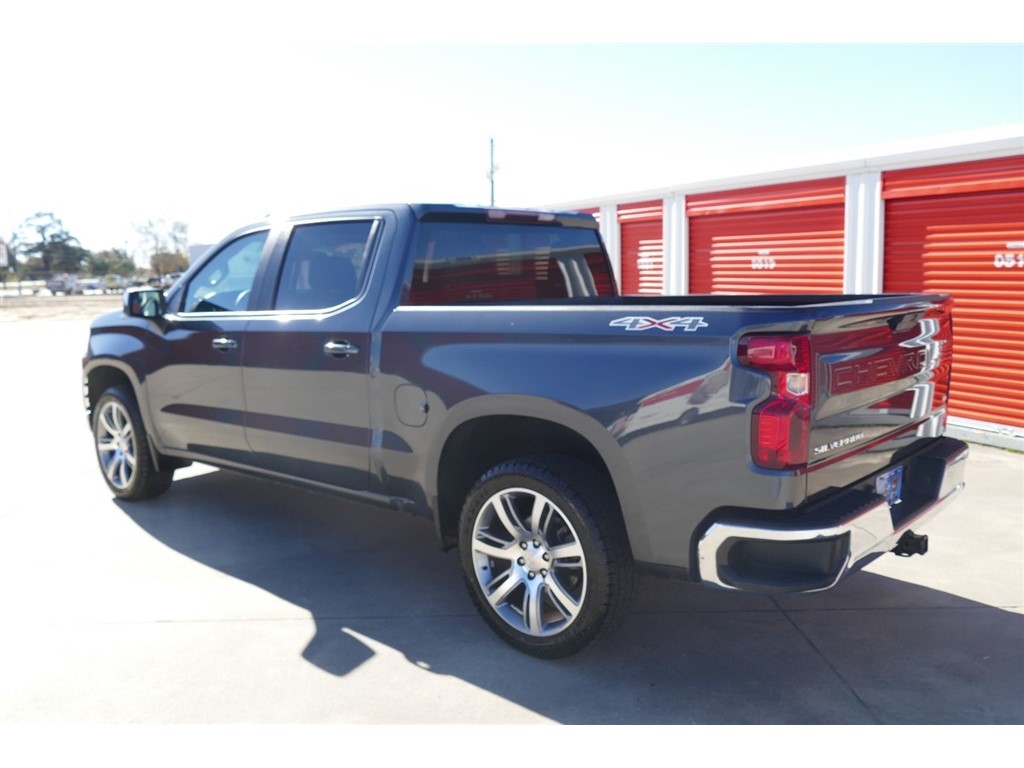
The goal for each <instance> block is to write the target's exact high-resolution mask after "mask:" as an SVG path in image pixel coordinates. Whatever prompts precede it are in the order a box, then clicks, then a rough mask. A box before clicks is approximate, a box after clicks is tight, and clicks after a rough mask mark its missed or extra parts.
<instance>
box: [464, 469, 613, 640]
mask: <svg viewBox="0 0 1024 768" xmlns="http://www.w3.org/2000/svg"><path fill="white" fill-rule="evenodd" d="M459 545H460V554H461V560H462V567H463V572H464V574H465V577H466V582H467V586H468V587H469V591H470V595H471V596H472V598H473V601H474V603H475V604H476V607H477V609H478V610H479V612H480V613H481V615H482V616H483V617H484V619H485V620H486V621H487V623H488V624H489V626H490V627H491V628H492V629H493V630H494V631H495V632H496V633H497V634H498V635H499V636H500V637H501V638H502V639H504V640H505V641H506V642H508V643H510V644H511V645H512V646H514V647H515V648H517V649H518V650H521V651H525V652H526V653H529V654H532V655H534V656H540V657H542V658H561V657H564V656H569V655H571V654H574V653H576V652H578V651H580V650H582V649H583V648H584V647H586V646H587V645H589V644H590V643H591V642H593V641H594V640H595V639H596V638H597V636H598V634H599V633H600V631H601V629H602V628H603V627H604V626H606V625H607V624H608V623H610V622H611V621H613V620H615V619H617V618H619V617H620V616H621V614H623V613H625V611H626V608H627V605H628V601H629V598H630V593H631V591H632V559H631V557H630V552H629V544H628V541H627V539H626V534H625V529H624V527H623V524H622V519H621V514H620V513H619V510H618V505H617V504H616V503H615V501H614V494H613V493H612V490H611V486H610V484H609V483H608V482H607V481H606V479H605V478H604V477H603V476H602V475H600V474H598V473H596V472H594V471H593V470H592V469H591V468H590V467H588V466H587V465H584V464H581V463H578V462H576V461H573V460H569V459H562V458H560V457H551V458H548V457H538V458H529V459H520V460H516V461H511V462H507V463H505V464H501V465H499V466H497V467H494V468H493V469H492V470H490V471H489V472H488V473H487V474H485V475H484V476H483V477H482V478H481V479H480V481H479V482H478V483H477V484H476V486H475V487H474V488H473V490H472V491H471V492H470V494H469V496H468V498H467V500H466V504H465V506H464V508H463V511H462V518H461V522H460V530H459Z"/></svg>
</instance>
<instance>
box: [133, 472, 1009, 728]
mask: <svg viewBox="0 0 1024 768" xmlns="http://www.w3.org/2000/svg"><path fill="white" fill-rule="evenodd" d="M118 504H119V506H120V507H121V509H122V510H123V511H124V512H125V514H127V515H128V516H129V517H130V518H131V519H132V520H133V521H134V522H135V523H136V524H137V525H138V526H139V527H140V528H141V529H142V530H144V531H145V532H146V533H148V534H149V535H151V536H153V537H154V538H155V539H157V540H158V541H160V542H162V543H163V544H165V545H166V546H168V547H170V548H172V549H173V550H176V551H178V552H180V553H182V554H183V555H186V556H187V557H189V558H191V559H193V560H195V561H196V562H199V563H202V564H203V565H206V566H209V567H211V568H214V569H216V570H218V571H220V572H222V573H224V574H226V575H228V576H231V577H233V578H235V579H239V580H241V581H243V582H247V583H249V584H252V585H254V586H256V587H259V588H260V589H263V590H266V591H267V592H269V593H271V594H273V595H275V596H277V597H279V598H281V599H283V600H286V601H288V602H289V603H292V604H294V605H296V606H300V607H301V608H303V609H304V610H307V611H309V613H310V614H311V616H312V620H313V621H314V623H315V630H316V632H315V636H314V637H313V639H312V640H311V641H310V642H309V644H308V645H307V646H306V647H305V648H304V649H301V653H302V656H303V657H304V658H305V659H306V660H307V661H308V662H309V663H311V664H313V665H315V666H316V667H318V668H319V669H321V670H323V671H325V672H327V673H330V674H331V675H335V676H337V677H339V678H342V679H343V678H344V677H345V676H346V675H348V674H349V673H350V672H352V671H354V670H356V669H357V668H359V667H361V666H362V665H363V664H364V663H365V662H367V661H368V660H370V659H371V658H374V657H375V656H377V655H387V656H393V657H394V660H395V663H396V664H397V665H398V668H399V669H402V670H403V671H402V672H401V674H400V678H401V681H402V684H401V685H399V686H397V687H398V688H402V690H382V692H381V696H382V697H387V696H393V697H395V698H396V700H397V699H398V698H400V697H401V698H403V699H404V700H405V701H406V702H407V701H408V700H409V699H410V697H411V698H415V697H416V696H417V695H418V694H417V691H416V690H415V688H416V685H415V680H416V679H417V677H416V675H418V674H430V673H433V674H438V675H446V676H451V677H454V678H458V679H460V680H464V681H466V682H468V683H470V684H472V685H474V686H477V687H479V688H481V689H484V690H486V691H489V692H490V693H493V694H494V695H497V696H500V697H502V698H504V699H506V700H508V701H511V702H513V703H515V704H517V705H519V706H521V707H524V708H527V709H529V710H531V711H533V712H535V713H537V714H538V715H540V716H542V717H545V718H549V719H551V720H554V721H557V722H561V723H594V724H604V723H607V724H618V723H621V724H685V723H702V724H726V723H728V724H741V723H868V724H870V723H1022V722H1024V616H1021V615H1020V614H1017V613H1013V612H1011V611H1006V610H1001V609H998V608H994V607H990V606H987V605H984V604H981V603H975V602H972V601H969V600H965V599H963V598H960V597H956V596H953V595H950V594H947V593H944V592H940V591H937V590H933V589H929V588H925V587H921V586H917V585H914V584H909V583H905V582H901V581H896V580H893V579H889V578H885V577H882V576H878V575H875V574H872V573H868V572H865V573H861V574H858V575H856V576H855V577H853V578H852V579H850V580H848V581H847V582H845V583H844V584H842V585H840V587H838V588H837V589H835V590H832V591H830V592H827V593H823V594H820V595H814V596H807V597H786V598H777V599H773V598H769V597H764V596H757V595H733V594H728V593H723V592H715V591H712V590H708V589H705V588H703V587H700V586H694V585H690V584H684V583H680V582H675V581H669V580H664V579H659V578H656V577H650V576H643V577H641V578H640V580H639V584H638V590H637V596H636V599H635V601H634V605H633V611H632V613H631V614H630V616H629V618H628V621H627V622H626V623H625V625H624V626H622V627H619V628H617V629H615V630H614V631H612V632H610V633H609V634H608V636H606V637H605V638H603V639H602V640H601V641H600V642H598V643H597V644H596V645H595V646H593V647H592V648H590V649H588V650H586V651H585V652H583V653H582V654H579V655H577V656H575V657H572V658H569V659H566V660H562V661H557V662H548V661H541V660H538V659H534V658H532V657H528V656H525V655H523V654H520V653H518V652H516V651H514V650H512V649H511V648H509V647H507V646H505V644H504V643H502V642H501V641H500V640H499V639H498V638H497V637H496V636H495V635H494V634H493V633H492V632H491V631H490V630H489V629H488V628H487V627H486V626H485V624H484V622H483V621H482V620H481V619H480V618H479V617H478V616H477V614H476V611H475V609H474V608H473V606H472V604H471V602H470V599H469V597H468V595H467V593H466V589H465V587H464V585H463V583H462V576H461V573H460V570H459V564H458V557H457V555H456V554H455V553H454V552H451V553H447V554H445V553H442V552H440V551H439V549H438V548H437V545H436V540H435V538H434V532H433V526H432V523H431V521H429V520H426V519H423V518H413V517H410V516H408V515H404V514H402V513H398V512H392V511H388V510H378V509H372V508H366V507H362V506H358V505H354V504H350V503H347V502H345V501H343V500H339V499H338V498H335V497H331V496H326V495H320V494H316V493H310V492H306V491H302V490H296V489H294V488H289V487H285V486H282V485H278V484H275V483H271V482H267V481H264V480H257V479H251V478H248V477H244V476H241V475H236V474H234V473H230V472H219V471H218V472H211V473H208V474H202V475H197V476H192V477H185V478H182V479H180V480H178V481H176V482H175V483H174V485H173V486H172V488H171V490H170V491H169V492H168V493H167V494H166V495H164V496H163V497H161V498H159V499H156V500H153V501H150V502H145V503H133V504H124V503H120V502H118ZM196 599H197V600H201V599H202V596H197V597H196ZM299 651H300V649H296V652H299ZM386 707H387V702H386V701H384V702H378V708H383V709H384V710H385V711H386ZM423 710H424V711H428V712H429V711H434V712H436V714H434V715H433V716H425V717H423V718H422V720H421V721H423V722H441V721H443V722H501V721H502V720H501V716H500V715H498V714H495V715H494V716H493V717H491V716H488V713H487V712H476V713H474V714H473V715H472V716H471V717H468V716H465V715H463V716H464V717H466V719H464V720H460V719H459V717H460V715H458V714H455V715H445V714H444V713H443V708H442V709H437V710H431V709H430V705H429V702H424V705H423ZM452 718H454V720H453V719H452Z"/></svg>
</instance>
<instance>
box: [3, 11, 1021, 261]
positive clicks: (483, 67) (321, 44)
mask: <svg viewBox="0 0 1024 768" xmlns="http://www.w3.org/2000/svg"><path fill="white" fill-rule="evenodd" d="M988 3H989V0H979V2H974V3H971V4H964V3H947V2H945V1H944V0H936V2H934V3H931V4H929V6H928V8H929V9H930V13H931V14H932V15H933V16H934V17H935V18H933V19H931V20H930V21H927V22H925V21H922V20H921V19H920V18H919V16H920V13H915V14H914V15H909V14H908V15H900V13H898V12H895V11H894V9H895V8H897V7H899V6H898V4H893V3H889V4H887V3H881V2H877V3H876V2H875V1H874V0H866V1H865V2H860V3H857V4H856V5H855V6H850V9H855V11H854V10H851V11H850V12H849V13H848V14H847V16H846V17H844V18H842V19H838V20H828V19H822V18H820V9H821V8H823V7H840V6H832V5H828V4H816V3H807V2H802V0H793V2H786V1H782V2H778V3H773V4H770V6H771V8H770V12H769V9H768V6H769V4H764V3H761V4H754V3H751V4H750V5H749V6H747V5H746V3H744V2H740V3H738V4H730V6H729V10H728V11H722V12H718V14H717V15H715V14H714V13H712V14H711V15H710V16H709V15H708V12H707V11H687V10H686V6H678V5H672V4H664V3H653V2H652V3H648V1H647V0H634V2H631V3H628V4H622V3H605V2H602V1H601V0H592V2H589V3H579V2H566V3H564V4H560V3H559V2H558V0H550V2H548V3H540V2H535V0H521V2H518V3H515V4H493V5H491V4H486V3H480V2H475V3H471V2H464V1H462V0H439V1H438V2H434V3H430V4H426V3H419V4H411V3H405V2H398V3H387V2H380V3H378V4H375V5H373V6H372V7H371V8H362V6H360V8H362V9H361V10H351V9H349V8H348V6H347V5H346V4H343V3H338V2H335V3H318V2H313V1H312V0H290V2H288V3H287V4H285V3H281V2H276V3H273V2H265V1H263V0H253V1H252V2H249V3H244V4H242V3H232V2H222V3H217V2H214V1H213V0H208V2H206V3H196V2H191V0H177V2H175V3H169V2H161V1H159V0H153V1H152V2H147V3H138V2H135V3H119V2H109V1H108V0H95V1H94V2H90V3H72V2H50V1H49V0H32V1H31V2H23V0H14V1H13V2H11V0H8V3H7V4H5V7H4V10H2V11H0V28H3V30H4V32H3V35H2V42H0V94H2V102H0V104H2V105H3V110H2V117H0V237H3V238H9V237H10V235H11V233H12V232H13V231H14V230H16V229H17V227H18V225H19V224H20V223H21V222H22V221H24V220H25V219H26V218H27V217H29V216H31V215H32V214H34V213H36V212H39V211H46V212H52V213H54V214H55V215H56V216H58V217H59V218H60V219H61V220H62V221H63V222H64V224H65V226H66V228H67V229H68V231H69V232H70V233H71V234H72V235H74V236H75V237H77V238H78V239H79V241H80V242H81V244H82V245H83V246H85V247H86V248H89V249H91V250H96V251H98V250H103V249H106V248H112V247H116V248H125V249H127V250H128V251H129V252H132V251H134V250H135V249H136V248H137V246H138V245H139V243H140V241H141V238H140V237H139V236H138V234H137V233H136V231H135V225H136V224H142V223H145V222H146V221H149V220H160V219H163V220H165V221H167V222H171V221H183V222H185V223H186V224H187V225H188V226H189V231H190V237H191V240H192V242H193V243H204V244H210V243H214V242H216V241H218V240H219V239H221V238H222V237H224V236H226V235H227V234H229V233H230V232H231V231H232V230H234V229H236V228H238V227H240V226H242V225H244V224H247V223H250V222H252V221H255V220H258V219H261V218H263V217H264V216H266V215H268V214H274V215H277V214H289V213H302V212H312V211H320V210H330V209H335V208H340V207H345V206H349V205H361V204H372V203H385V202H405V201H409V202H414V201H421V202H451V203H463V204H486V203H488V202H489V200H490V182H489V181H488V178H487V173H488V169H489V164H490V155H489V151H490V141H491V139H493V141H494V153H495V162H496V164H497V171H496V172H495V176H494V178H495V201H496V204H497V205H499V206H508V207H512V206H524V207H525V206H537V205H545V206H547V205H551V204H554V203H557V202H561V201H576V200H583V199H592V198H598V197H606V196H610V195H617V194H625V193H629V192H632V191H637V190H645V189H653V188H659V187H666V186H670V185H672V184H677V183H680V184H681V183H684V182H692V181H698V180H705V179H716V178H725V177H729V176H739V175H746V174H752V173H757V172H762V171H767V170H774V169H779V168H785V167H799V166H804V165H808V164H813V163H814V162H816V161H817V160H819V159H822V158H829V159H853V158H856V157H859V156H861V155H860V154H858V152H862V151H864V148H865V147H872V146H875V145H880V144H887V143H890V142H900V141H914V140H917V139H919V138H923V137H933V136H937V135H943V136H944V135H947V134H960V133H962V132H970V131H976V130H978V129H987V128H991V127H995V126H1018V125H1019V126H1024V33H1022V32H1021V30H1022V29H1024V12H1021V11H1019V10H1018V11H1013V10H1007V6H1005V5H1003V4H1002V3H993V5H992V6H991V10H990V9H989V6H988ZM913 5H914V6H917V7H919V8H920V7H923V6H921V5H920V4H917V3H915V4H913ZM671 8H675V9H676V10H675V11H672V12H670V11H669V10H668V9H671ZM968 11H971V13H970V15H969V16H968ZM672 13H674V14H675V15H671V14H672ZM695 14H696V15H695ZM1014 15H1016V19H1015V18H1014ZM796 18H800V19H803V23H797V22H795V21H793V20H794V19H796ZM993 18H998V19H1000V20H1001V23H1000V24H993V23H992V19H993ZM883 21H884V23H882V22H883ZM837 24H839V27H837ZM887 25H888V26H887ZM833 28H837V29H839V28H841V31H839V32H836V31H834V29H833ZM879 29H882V30H883V31H881V32H880V31H879ZM1014 35H1015V36H1016V39H1014V38H1013V37H1012V36H1014Z"/></svg>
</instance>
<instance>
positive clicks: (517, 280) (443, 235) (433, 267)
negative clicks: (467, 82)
mask: <svg viewBox="0 0 1024 768" xmlns="http://www.w3.org/2000/svg"><path fill="white" fill-rule="evenodd" d="M413 256H414V265H413V276H412V284H411V288H410V291H409V294H408V297H407V299H406V301H405V304H407V305H451V304H470V303H482V302H509V301H529V300H545V299H548V300H550V299H569V298H581V297H591V296H614V295H615V288H614V282H613V276H612V274H611V270H610V267H609V265H608V260H607V257H606V255H605V252H604V248H603V247H602V245H601V240H600V237H599V236H598V233H597V230H596V229H592V228H588V227H571V226H560V225H557V224H547V223H539V222H538V223H532V222H505V221H495V222H490V221H486V220H481V219H477V220H466V219H451V220H437V221H429V220H428V221H421V222H420V224H419V227H418V233H417V237H416V242H415V244H414V246H413Z"/></svg>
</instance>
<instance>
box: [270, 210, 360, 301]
mask: <svg viewBox="0 0 1024 768" xmlns="http://www.w3.org/2000/svg"><path fill="white" fill-rule="evenodd" d="M372 230H373V222H372V221H332V222H327V223H323V224H302V225H299V226H296V227H295V228H294V229H293V230H292V235H291V239H290V240H289V241H288V250H287V251H285V255H284V264H283V266H282V268H281V279H280V281H279V282H278V284H277V295H276V296H275V298H274V309H328V308H329V307H336V306H338V305H339V304H344V303H345V302H346V301H349V300H351V299H354V298H355V297H356V296H358V295H359V291H360V290H362V284H363V275H364V272H365V271H366V254H367V246H368V243H369V241H370V233H371V231H372Z"/></svg>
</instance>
